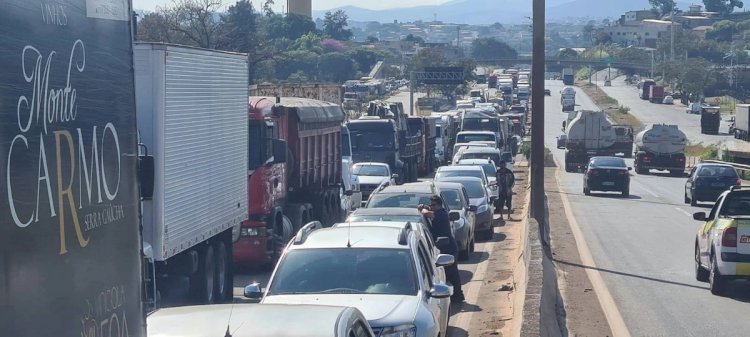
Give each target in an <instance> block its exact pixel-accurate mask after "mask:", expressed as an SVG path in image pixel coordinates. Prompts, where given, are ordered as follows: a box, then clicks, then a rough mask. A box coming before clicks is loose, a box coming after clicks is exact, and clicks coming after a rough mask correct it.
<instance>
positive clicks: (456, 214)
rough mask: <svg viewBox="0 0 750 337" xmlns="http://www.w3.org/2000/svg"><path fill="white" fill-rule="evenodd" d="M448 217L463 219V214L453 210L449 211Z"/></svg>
mask: <svg viewBox="0 0 750 337" xmlns="http://www.w3.org/2000/svg"><path fill="white" fill-rule="evenodd" d="M448 218H449V219H450V220H451V221H458V220H460V219H461V214H460V213H458V212H456V211H453V212H450V213H448Z"/></svg>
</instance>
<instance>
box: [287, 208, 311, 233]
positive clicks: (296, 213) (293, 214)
mask: <svg viewBox="0 0 750 337" xmlns="http://www.w3.org/2000/svg"><path fill="white" fill-rule="evenodd" d="M304 213H305V207H304V206H302V205H299V204H290V205H287V207H286V208H285V209H284V215H286V216H287V217H288V218H289V221H291V222H292V228H293V229H294V233H297V231H299V229H300V228H302V226H304V225H305V224H307V223H306V222H305V221H304V219H303V216H304Z"/></svg>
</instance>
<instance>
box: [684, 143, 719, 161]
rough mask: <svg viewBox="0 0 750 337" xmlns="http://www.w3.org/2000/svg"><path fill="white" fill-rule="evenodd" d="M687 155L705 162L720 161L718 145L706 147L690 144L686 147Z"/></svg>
mask: <svg viewBox="0 0 750 337" xmlns="http://www.w3.org/2000/svg"><path fill="white" fill-rule="evenodd" d="M685 155H686V156H688V157H697V158H700V159H704V160H717V159H719V147H717V146H716V145H708V146H706V145H703V143H698V144H690V145H688V146H686V147H685Z"/></svg>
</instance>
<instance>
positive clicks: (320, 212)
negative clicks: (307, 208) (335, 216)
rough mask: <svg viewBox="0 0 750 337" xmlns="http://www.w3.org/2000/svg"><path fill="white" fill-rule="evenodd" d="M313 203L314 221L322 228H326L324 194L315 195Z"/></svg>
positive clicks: (326, 209)
mask: <svg viewBox="0 0 750 337" xmlns="http://www.w3.org/2000/svg"><path fill="white" fill-rule="evenodd" d="M315 196H316V197H315V201H313V208H314V210H313V215H314V216H315V219H316V220H318V221H320V223H321V224H323V226H324V227H328V218H329V215H328V200H327V199H326V193H325V192H318V193H315Z"/></svg>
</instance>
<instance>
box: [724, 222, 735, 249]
mask: <svg viewBox="0 0 750 337" xmlns="http://www.w3.org/2000/svg"><path fill="white" fill-rule="evenodd" d="M721 245H722V246H723V247H737V227H729V228H726V229H724V233H722V234H721Z"/></svg>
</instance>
